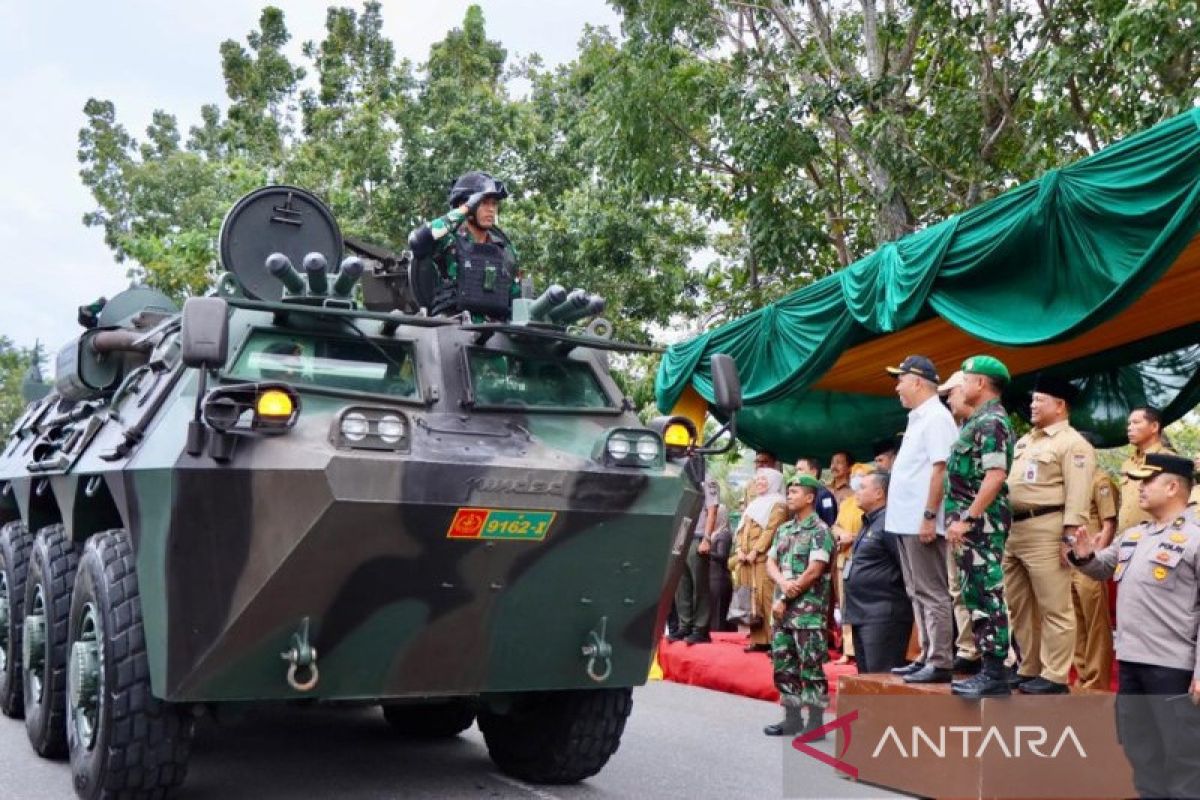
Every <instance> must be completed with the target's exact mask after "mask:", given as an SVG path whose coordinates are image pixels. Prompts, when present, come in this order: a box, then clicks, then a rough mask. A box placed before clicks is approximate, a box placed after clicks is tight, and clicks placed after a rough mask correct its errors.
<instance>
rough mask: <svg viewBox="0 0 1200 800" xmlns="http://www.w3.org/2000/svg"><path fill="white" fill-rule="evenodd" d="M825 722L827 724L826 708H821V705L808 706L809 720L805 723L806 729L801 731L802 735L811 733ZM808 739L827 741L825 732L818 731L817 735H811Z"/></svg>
mask: <svg viewBox="0 0 1200 800" xmlns="http://www.w3.org/2000/svg"><path fill="white" fill-rule="evenodd" d="M824 724H825V709H823V708H821V707H820V706H809V707H808V722H806V723H805V724H804V729H803V730H802V731H800V733H801V734H802V735H803V734H807V733H811V732H812V731H815V730H817V729H818V728H820V727H821V726H822V725H824ZM806 741H809V742H823V741H825V734H824V733H818V734H817V735H815V736H809V737H808V739H807V740H806Z"/></svg>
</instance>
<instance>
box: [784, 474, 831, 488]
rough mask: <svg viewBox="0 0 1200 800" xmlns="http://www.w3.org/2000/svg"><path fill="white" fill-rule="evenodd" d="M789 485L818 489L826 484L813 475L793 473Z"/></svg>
mask: <svg viewBox="0 0 1200 800" xmlns="http://www.w3.org/2000/svg"><path fill="white" fill-rule="evenodd" d="M788 486H806V487H808V488H809V489H812V490H814V491H816V490H817V489H820V488H821V487H822V486H824V484H823V483H821V482H820V481H819V480H817V479H816V478H814V477H813V476H812V475H793V476H792V479H791V480H790V481H788Z"/></svg>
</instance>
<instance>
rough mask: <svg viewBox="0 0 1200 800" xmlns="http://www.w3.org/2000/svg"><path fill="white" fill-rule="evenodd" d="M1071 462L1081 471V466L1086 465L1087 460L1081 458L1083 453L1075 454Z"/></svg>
mask: <svg viewBox="0 0 1200 800" xmlns="http://www.w3.org/2000/svg"><path fill="white" fill-rule="evenodd" d="M1071 461H1072V462H1073V463H1074V464H1075V466H1076V467H1077V468H1079V469H1083V465H1084V464H1086V463H1087V459H1086V458H1084V457H1083V453H1076V454H1075V455H1074V456H1072V457H1071Z"/></svg>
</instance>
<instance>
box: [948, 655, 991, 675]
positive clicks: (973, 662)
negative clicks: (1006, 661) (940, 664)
mask: <svg viewBox="0 0 1200 800" xmlns="http://www.w3.org/2000/svg"><path fill="white" fill-rule="evenodd" d="M982 663H983V661H982V659H978V658H963V657H962V656H959V657H958V658H956V659H954V666H952V667H950V671H951V672H955V673H957V674H959V675H978V674H979V667H980V665H981V664H982Z"/></svg>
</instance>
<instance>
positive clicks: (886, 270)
mask: <svg viewBox="0 0 1200 800" xmlns="http://www.w3.org/2000/svg"><path fill="white" fill-rule="evenodd" d="M1198 231H1200V109H1193V110H1192V111H1190V112H1188V113H1186V114H1183V115H1181V116H1178V117H1175V118H1173V119H1170V120H1167V121H1165V122H1163V123H1161V124H1159V125H1156V126H1155V127H1153V128H1151V129H1149V130H1147V131H1144V132H1142V133H1140V134H1137V135H1135V136H1132V137H1130V138H1128V139H1126V140H1124V141H1122V142H1120V143H1118V144H1115V145H1112V146H1111V147H1108V148H1106V149H1104V150H1102V151H1101V152H1099V153H1096V154H1095V155H1093V156H1090V157H1088V158H1085V159H1082V160H1080V161H1078V162H1076V163H1074V164H1071V165H1069V166H1066V167H1063V168H1061V169H1057V170H1052V171H1050V172H1047V173H1046V174H1045V175H1043V176H1042V177H1041V178H1039V179H1037V180H1035V181H1032V182H1030V183H1027V184H1024V185H1022V186H1019V187H1017V188H1015V189H1012V190H1010V191H1008V192H1006V193H1005V194H1003V195H1001V196H999V197H996V198H995V199H993V200H990V201H988V202H986V203H984V204H982V205H980V206H978V207H976V208H973V209H971V210H969V211H966V212H964V213H962V214H959V215H957V216H955V217H951V218H950V219H947V220H945V221H943V222H941V223H939V224H937V225H933V226H931V227H929V228H926V229H924V230H921V231H918V232H916V233H913V234H911V235H909V236H906V237H904V238H903V239H900V240H898V241H895V242H891V243H888V244H886V245H884V246H883V247H881V248H880V249H879V250H877V251H876V252H874V253H872V254H871V255H869V256H867V257H866V258H864V259H862V260H860V261H858V262H856V263H854V264H851V265H850V266H849V267H847V268H846V269H844V270H842V271H841V272H838V273H836V274H834V275H831V276H829V277H827V278H824V279H822V280H820V281H817V282H816V283H813V284H810V285H808V286H805V287H804V288H802V289H800V290H798V291H796V292H793V293H792V294H790V295H788V296H786V297H784V298H783V299H781V300H779V301H777V302H775V303H772V304H770V305H768V306H765V307H764V308H761V309H759V310H757V311H755V312H753V313H751V314H748V315H746V316H744V317H741V318H739V319H736V320H734V321H732V322H729V323H727V324H725V325H722V326H720V327H718V328H715V329H713V330H710V331H708V332H706V333H704V334H702V335H700V336H698V337H696V338H694V339H691V340H688V341H686V342H683V343H680V344H677V345H674V346H672V347H671V348H669V349H668V350H667V352H666V354H665V355H664V356H663V360H662V363H661V365H660V367H659V371H658V375H657V382H656V387H655V391H656V400H657V404H658V407H659V409H660V410H662V411H663V412H664V413H667V412H668V411H669V410H670V409H672V408H673V407H675V405H676V403H677V402H679V401H680V399H681V398H683V397H684V396H685V394H687V393H690V392H689V387H690V389H694V391H695V392H697V393H698V394H699V395H700V397H702V398H704V399H705V400H707V401H711V400H712V398H713V393H712V381H711V377H710V375H709V371H708V370H709V358H710V356H711V355H712V354H714V353H728V354H729V355H730V356H732V357H733V358H734V360H735V361H736V363H737V366H738V370H739V373H740V375H741V379H742V387H743V393H744V397H745V404H746V405H745V408H744V410H743V411H742V413H741V414H740V415H739V418H738V434H739V438H741V439H742V440H743V441H744V442H746V443H747V444H749V445H750V446H752V447H756V448H765V449H768V450H772V451H774V452H776V453H777V454H778V455H780V456H781V457H783V458H785V459H787V460H792V459H794V458H796V457H798V456H799V455H801V454H814V455H828V454H829V453H831V452H833V451H834V450H836V449H848V450H850V451H851V452H852V453H854V454H855V455H856V456H857V457H865V456H866V455H867V454H868V452H869V447H870V443H871V442H873V441H875V440H877V439H880V438H884V437H887V436H891V435H894V434H895V433H897V432H899V431H901V430H903V428H904V424H905V413H906V412H905V411H904V409H902V408H901V407H900V405H899V402H898V401H897V400H896V398H895V396H894V394H893V383H892V380H891V379H890V378H889V377H888V376H887V375H886V374H885V373H884V367H885V366H887V365H889V364H897V363H899V362H900V360H901V359H902V358H903V357H904V356H905V355H908V354H910V353H920V354H922V355H926V356H929V357H930V358H932V359H933V360H934V363H935V364H937V366H938V368H939V371H940V374H941V375H942V377H943V378H945V377H946V376H948V375H949V373H950V372H953V371H954V370H955V369H956V368H957V367H958V365H959V364H960V363H961V361H962V360H963V359H964V358H966V357H968V356H970V355H974V354H976V353H982V352H987V353H991V354H994V355H996V356H998V357H1000V358H1001V359H1003V360H1004V361H1005V363H1006V364H1008V366H1009V369H1010V370H1011V371H1012V372H1013V375H1014V380H1013V383H1012V385H1011V387H1010V389H1009V392H1008V394H1007V396H1006V402H1007V404H1008V406H1009V408H1010V409H1014V410H1020V408H1021V407H1022V406H1024V405H1025V403H1026V402H1027V393H1028V390H1029V386H1030V385H1031V383H1032V380H1033V377H1034V376H1035V375H1036V374H1037V373H1038V372H1039V371H1051V372H1054V373H1055V374H1059V375H1063V376H1065V377H1068V378H1071V379H1073V380H1076V381H1077V383H1078V384H1079V385H1080V386H1081V388H1082V389H1083V395H1082V398H1081V401H1080V402H1079V403H1078V404H1077V408H1076V409H1075V410H1074V411H1073V414H1072V420H1073V422H1074V423H1075V424H1076V425H1077V427H1080V428H1081V429H1087V430H1092V431H1094V432H1095V433H1097V434H1098V435H1099V436H1100V437H1101V439H1102V440H1104V442H1105V443H1106V444H1109V445H1115V444H1121V443H1123V442H1124V420H1125V417H1126V415H1127V413H1128V410H1129V408H1130V407H1132V406H1135V405H1139V404H1142V403H1150V404H1153V405H1155V406H1158V407H1160V408H1162V409H1164V410H1165V413H1166V416H1167V418H1168V419H1177V418H1179V417H1180V416H1182V415H1183V414H1185V413H1186V412H1187V411H1188V410H1190V409H1191V408H1192V407H1193V406H1195V404H1196V403H1197V401H1200V377H1198V375H1200V370H1198V369H1197V367H1200V237H1198V236H1197V232H1198Z"/></svg>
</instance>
